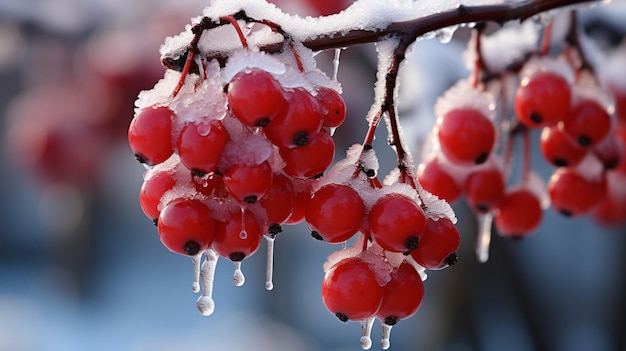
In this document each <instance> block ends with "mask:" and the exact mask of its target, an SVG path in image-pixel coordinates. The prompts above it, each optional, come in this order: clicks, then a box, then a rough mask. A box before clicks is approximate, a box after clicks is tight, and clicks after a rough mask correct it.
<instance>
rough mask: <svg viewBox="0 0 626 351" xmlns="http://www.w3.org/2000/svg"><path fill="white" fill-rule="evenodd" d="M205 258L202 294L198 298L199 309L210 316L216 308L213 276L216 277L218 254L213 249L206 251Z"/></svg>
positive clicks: (201, 278) (202, 269)
mask: <svg viewBox="0 0 626 351" xmlns="http://www.w3.org/2000/svg"><path fill="white" fill-rule="evenodd" d="M204 255H205V259H204V262H203V263H202V268H201V270H200V283H201V284H202V295H201V296H200V297H199V298H198V303H197V306H198V311H200V313H201V314H202V315H203V316H209V315H211V314H212V313H213V310H214V309H215V303H214V302H213V298H212V297H211V296H212V295H213V278H214V277H215V267H216V266H217V259H218V256H217V255H216V254H215V252H214V251H213V250H211V249H208V250H206V251H205V252H204Z"/></svg>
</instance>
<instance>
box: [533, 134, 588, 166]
mask: <svg viewBox="0 0 626 351" xmlns="http://www.w3.org/2000/svg"><path fill="white" fill-rule="evenodd" d="M540 146H541V153H542V154H543V157H544V158H545V159H546V160H547V161H548V162H550V163H551V164H553V165H555V166H557V167H566V166H575V165H577V164H578V163H579V162H580V161H582V159H583V158H585V155H587V150H586V149H584V148H583V147H581V146H580V145H578V143H577V142H576V141H575V140H574V139H572V138H571V137H570V136H569V135H568V134H567V133H565V132H564V131H563V130H562V129H561V128H559V127H558V126H552V127H544V128H543V130H542V131H541V139H540Z"/></svg>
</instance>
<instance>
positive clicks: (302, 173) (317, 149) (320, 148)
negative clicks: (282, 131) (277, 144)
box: [279, 130, 335, 179]
mask: <svg viewBox="0 0 626 351" xmlns="http://www.w3.org/2000/svg"><path fill="white" fill-rule="evenodd" d="M279 152H280V156H281V157H282V159H283V160H284V161H285V168H284V169H283V171H284V172H285V173H286V174H288V175H290V176H292V177H297V178H301V179H306V178H312V177H316V176H319V175H320V174H322V173H324V171H326V170H327V169H328V167H329V166H330V165H331V163H332V162H333V159H334V158H335V142H334V141H333V138H332V137H331V136H330V134H329V133H328V132H327V131H325V130H321V131H320V132H319V133H317V135H315V136H314V137H313V139H311V141H310V142H309V143H308V144H307V145H305V146H301V147H297V148H293V149H288V148H280V149H279Z"/></svg>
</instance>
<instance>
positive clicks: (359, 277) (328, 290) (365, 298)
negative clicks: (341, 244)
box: [322, 257, 385, 322]
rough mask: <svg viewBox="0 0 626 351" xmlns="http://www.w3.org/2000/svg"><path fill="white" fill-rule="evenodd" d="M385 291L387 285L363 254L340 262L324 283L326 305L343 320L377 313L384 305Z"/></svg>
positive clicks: (361, 317) (326, 276) (330, 271)
mask: <svg viewBox="0 0 626 351" xmlns="http://www.w3.org/2000/svg"><path fill="white" fill-rule="evenodd" d="M384 293H385V290H384V288H383V287H382V286H380V285H379V284H378V282H377V281H376V273H374V271H372V269H371V268H370V266H369V264H367V263H366V262H365V261H363V260H362V259H361V258H359V257H350V258H346V259H344V260H341V261H339V262H337V263H336V264H335V265H334V266H333V267H331V269H330V270H329V271H328V272H327V273H326V275H325V277H324V281H323V282H322V300H323V301H324V305H325V306H326V308H327V309H328V310H329V311H330V312H331V313H333V314H334V315H335V316H337V318H339V320H341V321H343V322H346V321H348V320H354V321H360V320H363V319H366V318H369V317H371V316H373V315H374V314H375V313H376V311H378V309H379V308H380V305H381V303H382V300H383V295H384Z"/></svg>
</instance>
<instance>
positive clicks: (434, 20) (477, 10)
mask: <svg viewBox="0 0 626 351" xmlns="http://www.w3.org/2000/svg"><path fill="white" fill-rule="evenodd" d="M596 1H597V0H595V1H590V0H543V1H537V0H526V1H520V2H517V3H513V4H501V5H486V6H464V5H460V6H458V7H457V8H455V9H454V10H451V11H446V12H440V13H436V14H432V15H429V16H425V17H420V18H416V19H414V20H410V21H403V22H393V23H391V24H389V25H388V26H387V27H386V28H385V29H382V30H366V29H353V30H348V31H342V32H341V33H336V32H332V33H326V34H324V35H322V36H317V37H314V38H308V39H305V40H303V44H304V46H306V47H308V48H309V49H311V50H313V51H320V50H328V49H339V48H345V47H349V46H353V45H359V44H367V43H374V42H377V41H379V40H380V39H381V38H383V37H386V36H389V35H394V34H401V33H402V34H406V35H410V36H412V37H413V38H414V39H415V38H418V37H420V36H422V35H424V34H426V33H429V32H432V31H436V30H439V29H442V28H446V27H450V26H453V25H459V24H463V23H477V22H489V21H491V22H497V23H500V24H503V23H505V22H507V21H512V20H520V21H524V20H526V19H528V18H530V17H532V16H534V15H536V14H539V13H541V12H545V11H549V10H553V9H556V8H559V7H564V6H571V5H574V4H580V3H586V2H596ZM233 16H234V17H235V18H237V19H240V18H241V19H245V20H248V21H250V20H254V19H251V18H247V17H246V16H241V15H239V13H238V14H235V15H233ZM254 21H256V22H259V23H263V22H262V21H263V20H259V19H257V20H254ZM260 49H261V50H263V51H266V52H278V51H281V50H283V43H282V42H279V43H272V44H268V45H264V46H261V47H260ZM208 55H210V57H207V58H208V59H213V58H216V59H221V60H223V59H224V56H223V53H219V52H212V53H208ZM184 56H186V53H185V52H178V53H173V54H172V56H171V57H164V58H163V60H162V62H163V65H165V66H166V67H168V68H170V69H173V70H177V71H181V70H182V67H183V63H184ZM196 70H197V67H196Z"/></svg>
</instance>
